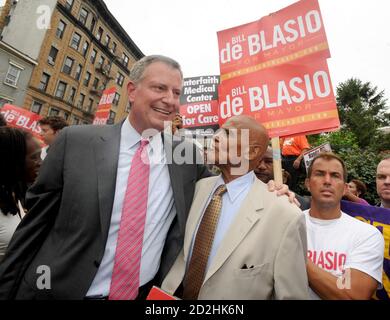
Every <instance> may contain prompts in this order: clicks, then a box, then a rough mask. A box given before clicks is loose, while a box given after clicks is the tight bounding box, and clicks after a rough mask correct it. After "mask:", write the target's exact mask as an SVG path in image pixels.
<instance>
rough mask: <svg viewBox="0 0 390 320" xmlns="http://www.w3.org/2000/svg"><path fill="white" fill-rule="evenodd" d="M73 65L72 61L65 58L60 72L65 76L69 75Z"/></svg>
mask: <svg viewBox="0 0 390 320" xmlns="http://www.w3.org/2000/svg"><path fill="white" fill-rule="evenodd" d="M73 63H74V60H73V59H71V58H69V57H66V59H65V62H64V66H63V67H62V72H63V73H66V74H71V73H72V68H73Z"/></svg>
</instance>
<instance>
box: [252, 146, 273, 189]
mask: <svg viewBox="0 0 390 320" xmlns="http://www.w3.org/2000/svg"><path fill="white" fill-rule="evenodd" d="M255 174H256V176H257V178H259V179H260V180H261V181H263V182H264V183H268V182H269V181H270V180H272V179H273V178H274V163H273V158H272V150H270V149H268V150H267V151H266V152H265V154H264V156H263V159H262V160H261V161H260V163H259V165H258V166H257V168H256V169H255Z"/></svg>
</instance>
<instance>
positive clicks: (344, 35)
mask: <svg viewBox="0 0 390 320" xmlns="http://www.w3.org/2000/svg"><path fill="white" fill-rule="evenodd" d="M105 2H106V4H107V6H108V8H109V9H110V11H111V12H112V13H113V15H114V16H115V17H116V18H117V20H118V21H119V22H120V23H121V25H122V26H123V28H124V29H125V30H126V32H127V33H128V34H129V35H130V37H131V38H132V39H133V41H134V42H135V43H136V45H137V46H138V47H139V48H140V49H141V51H142V52H143V53H144V54H145V55H149V54H163V55H167V56H169V57H172V58H174V59H176V60H177V61H178V62H179V63H180V64H181V66H182V69H183V72H184V76H185V77H196V76H204V75H218V74H219V59H218V42H217V32H218V31H221V30H224V29H229V28H232V27H235V26H239V25H242V24H245V23H249V22H252V21H256V20H258V19H260V18H261V17H263V16H265V15H268V14H270V13H272V12H275V11H278V10H280V9H282V8H284V7H286V6H288V5H290V4H292V3H294V2H296V1H295V0H193V1H188V0H144V1H123V0H105ZM319 3H320V7H321V13H322V17H323V20H324V24H325V30H326V34H327V38H328V43H329V47H330V52H331V55H332V57H331V58H330V59H328V64H329V70H330V74H331V78H332V83H333V87H334V88H336V86H337V85H338V84H339V83H340V82H343V81H345V80H347V79H349V78H351V77H356V78H359V79H361V80H362V81H364V82H367V81H370V82H371V83H372V84H374V85H375V86H377V87H378V89H379V90H385V96H386V98H387V99H388V103H387V104H388V106H389V107H390V32H389V31H390V1H388V0H370V1H368V0H319Z"/></svg>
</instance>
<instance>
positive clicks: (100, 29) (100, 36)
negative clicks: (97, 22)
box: [96, 27, 103, 41]
mask: <svg viewBox="0 0 390 320" xmlns="http://www.w3.org/2000/svg"><path fill="white" fill-rule="evenodd" d="M102 36H103V29H102V28H100V27H99V30H98V33H97V34H96V39H98V40H99V41H100V39H101V38H102Z"/></svg>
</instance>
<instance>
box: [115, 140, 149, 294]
mask: <svg viewBox="0 0 390 320" xmlns="http://www.w3.org/2000/svg"><path fill="white" fill-rule="evenodd" d="M148 143H149V141H148V140H144V139H142V140H141V145H140V147H139V148H138V150H137V151H136V153H135V155H134V157H133V160H132V162H131V168H130V173H129V177H128V179H127V188H126V194H125V198H124V201H123V208H122V217H121V222H120V227H119V234H118V241H117V245H116V251H115V262H114V270H113V273H112V278H111V287H110V294H109V300H134V299H135V298H136V297H137V295H138V288H139V274H140V265H141V253H142V244H143V237H144V228H145V218H146V209H147V203H148V189H149V171H150V167H149V158H148V154H147V150H146V146H147V144H148Z"/></svg>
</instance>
